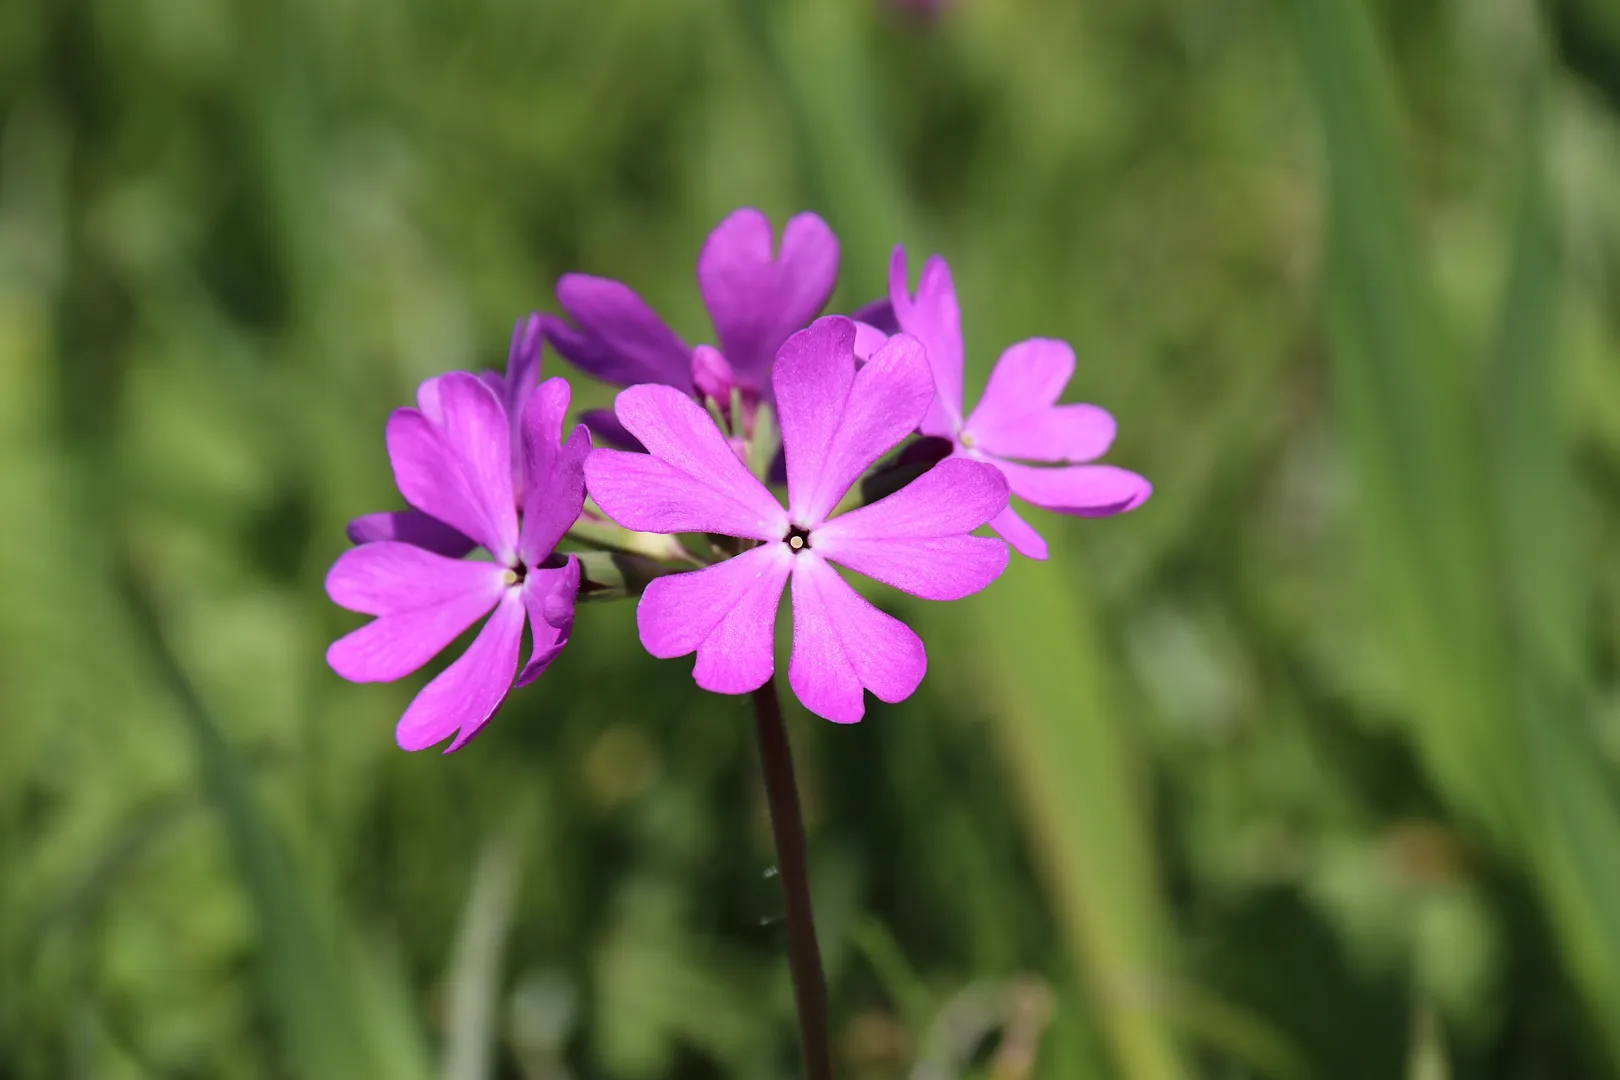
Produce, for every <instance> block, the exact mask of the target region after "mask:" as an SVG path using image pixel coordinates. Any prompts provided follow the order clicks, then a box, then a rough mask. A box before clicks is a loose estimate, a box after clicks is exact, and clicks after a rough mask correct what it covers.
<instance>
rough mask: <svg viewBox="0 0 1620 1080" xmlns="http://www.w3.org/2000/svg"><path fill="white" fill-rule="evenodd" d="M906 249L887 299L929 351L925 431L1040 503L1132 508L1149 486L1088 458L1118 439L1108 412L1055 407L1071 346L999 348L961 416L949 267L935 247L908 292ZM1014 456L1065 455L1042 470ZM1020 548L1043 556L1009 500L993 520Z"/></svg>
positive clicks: (1037, 343) (957, 324)
mask: <svg viewBox="0 0 1620 1080" xmlns="http://www.w3.org/2000/svg"><path fill="white" fill-rule="evenodd" d="M906 282H907V273H906V250H905V248H903V247H896V248H895V249H894V258H893V259H892V260H891V262H890V264H889V300H890V303H891V304H892V305H893V307H894V318H895V321H896V322H898V323H899V326H900V329H901V330H903V331H905V332H906V333H908V334H911V335H913V336H915V337H916V338H918V339H919V340H920V341H922V343H923V345H924V346H925V347H926V348H927V350H928V363H929V365H930V367H932V369H933V373H934V382H935V384H936V386H937V387H938V391H939V396H938V398H937V399H936V400H935V402H934V404H933V407H932V408H930V409H929V411H928V416H927V417H926V418H925V419H924V420H923V422H922V426H921V430H922V433H923V434H924V435H934V436H938V437H940V438H944V439H949V440H950V441H951V444H952V455H953V456H955V457H964V458H970V459H972V460H974V461H984V462H988V463H990V464H991V465H994V466H995V467H996V468H997V469H1000V470H1001V472H1002V474H1003V475H1004V476H1006V478H1007V482H1008V483H1009V484H1010V485H1011V487H1012V493H1013V494H1014V495H1016V496H1018V497H1019V498H1021V499H1024V500H1026V501H1028V502H1031V503H1034V504H1035V505H1036V506H1039V507H1041V508H1043V509H1046V510H1052V511H1056V512H1057V513H1060V514H1074V515H1078V516H1081V517H1106V516H1108V515H1110V514H1120V513H1124V512H1125V511H1127V510H1134V509H1136V508H1137V507H1138V506H1141V505H1142V504H1143V503H1144V502H1146V501H1147V499H1148V496H1149V495H1151V494H1152V493H1153V486H1152V485H1151V484H1149V483H1148V482H1147V480H1145V479H1144V478H1142V477H1140V476H1138V475H1137V474H1136V473H1133V472H1129V471H1127V470H1125V469H1121V468H1118V467H1117V466H1114V465H1088V464H1079V463H1081V462H1089V461H1093V460H1095V459H1096V458H1099V457H1101V456H1102V455H1103V454H1104V453H1105V452H1107V450H1108V447H1109V444H1110V443H1112V442H1113V441H1114V431H1115V424H1114V418H1113V417H1112V416H1110V415H1109V414H1108V412H1107V411H1106V410H1104V409H1100V408H1098V407H1097V406H1095V405H1059V404H1057V403H1056V402H1057V399H1058V397H1059V396H1060V395H1061V394H1062V393H1063V390H1064V387H1066V386H1068V384H1069V378H1070V376H1072V375H1073V374H1074V350H1073V349H1072V348H1070V347H1069V344H1068V342H1064V341H1055V340H1052V339H1050V338H1031V339H1029V340H1028V341H1020V342H1019V343H1018V344H1016V345H1013V346H1011V347H1010V348H1008V349H1007V350H1006V351H1005V352H1003V353H1002V354H1001V358H1000V359H999V360H997V361H996V366H995V368H994V369H993V370H992V371H991V372H990V380H989V382H988V383H986V384H985V388H984V396H983V397H981V398H980V399H979V404H978V405H977V406H976V407H975V408H974V410H973V411H972V412H971V413H968V414H967V415H966V416H965V417H964V415H963V406H962V353H963V349H962V316H961V312H960V309H959V308H958V306H957V302H956V287H955V286H954V285H953V284H952V283H951V268H950V267H949V266H948V265H946V262H945V260H944V259H942V258H940V257H939V256H938V255H935V256H933V257H932V258H930V259H929V260H928V263H927V265H925V266H924V267H923V272H922V279H921V280H920V281H919V282H918V283H917V294H916V296H915V297H913V296H912V295H911V294H910V293H909V292H908V291H907V288H906ZM1012 459H1023V460H1024V461H1040V462H1048V463H1061V464H1063V465H1064V466H1065V467H1062V468H1042V467H1038V466H1034V465H1025V464H1021V463H1020V462H1019V461H1016V460H1012ZM990 527H991V528H993V529H994V530H995V531H996V532H998V533H1000V534H1001V535H1002V536H1003V537H1004V538H1006V540H1007V542H1008V543H1010V544H1012V546H1013V547H1015V548H1017V549H1018V552H1019V554H1021V555H1026V556H1028V557H1030V558H1032V559H1044V558H1046V556H1047V548H1046V541H1045V540H1044V539H1042V538H1041V534H1040V533H1038V532H1036V531H1035V529H1034V528H1033V527H1032V526H1031V525H1030V524H1029V523H1028V522H1026V521H1025V520H1024V519H1023V518H1021V517H1019V515H1018V513H1017V511H1015V510H1014V509H1013V508H1012V507H1011V506H1008V507H1006V508H1005V509H1003V510H1002V511H1001V513H1000V514H999V515H998V516H997V517H996V519H995V520H994V521H992V522H991V523H990Z"/></svg>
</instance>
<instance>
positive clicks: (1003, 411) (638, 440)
mask: <svg viewBox="0 0 1620 1080" xmlns="http://www.w3.org/2000/svg"><path fill="white" fill-rule="evenodd" d="M838 260H839V252H838V241H837V239H836V238H835V237H834V236H833V234H832V231H831V230H830V229H829V228H828V227H827V225H826V223H825V222H823V221H822V220H821V219H820V218H819V217H817V216H815V215H814V214H800V215H799V216H797V217H795V218H793V219H792V220H791V221H789V222H788V224H787V227H786V228H785V229H784V230H783V232H782V236H781V243H780V245H779V246H778V245H776V244H775V237H774V235H773V232H772V229H771V225H770V222H769V221H768V220H767V219H766V218H765V216H764V215H763V214H761V213H759V212H758V211H755V210H739V211H737V212H736V213H734V214H732V215H731V216H730V217H728V218H727V219H726V220H725V221H723V222H722V223H721V224H720V226H719V227H718V228H716V229H715V231H714V232H713V233H712V234H711V235H710V237H709V240H708V242H707V244H705V246H704V248H703V252H702V255H701V256H700V258H699V260H698V268H697V270H698V272H697V277H698V284H699V288H700V290H701V292H702V295H703V299H704V302H705V305H706V306H707V307H708V310H709V314H710V316H711V318H712V319H713V322H714V329H715V334H716V338H717V340H718V346H710V345H698V346H695V347H693V346H689V345H687V344H686V343H685V342H684V341H683V340H682V339H681V338H680V337H679V336H678V335H677V334H676V333H675V332H674V331H673V330H672V329H670V328H669V326H668V325H667V324H666V323H664V321H663V320H662V319H660V318H659V317H658V316H657V315H656V314H655V313H654V312H653V311H652V309H651V308H650V307H649V306H648V305H647V304H646V303H645V302H644V301H643V300H642V299H641V298H640V297H639V296H637V295H636V293H635V292H634V291H632V290H631V289H630V288H629V287H628V286H626V285H623V284H621V283H619V282H616V281H610V280H607V279H604V278H597V277H589V276H586V275H582V274H569V275H566V276H564V277H563V278H562V280H561V281H560V282H559V283H558V285H557V299H558V302H559V304H560V306H561V307H562V309H563V311H564V312H565V313H566V316H567V318H566V319H565V318H562V317H558V316H551V315H531V316H529V317H528V318H527V319H525V320H523V321H521V322H520V323H519V324H518V327H517V330H516V332H515V333H514V335H513V339H512V349H511V354H510V358H509V361H508V366H507V370H506V372H505V374H504V375H503V374H500V373H496V372H485V373H484V374H482V375H474V374H470V373H466V372H450V373H449V374H446V375H442V376H438V377H436V378H433V379H429V380H428V381H427V382H425V383H423V384H422V386H421V387H420V389H419V390H418V393H417V406H416V407H415V408H402V409H399V410H397V411H396V412H395V413H394V414H393V416H392V417H390V418H389V421H388V429H387V445H388V454H389V458H390V460H391V462H392V464H393V469H394V477H395V481H396V483H397V485H398V487H399V491H400V494H401V495H402V496H404V499H405V502H406V503H407V504H408V506H409V509H407V510H403V511H391V512H384V513H379V514H371V515H367V516H365V517H361V518H357V519H355V520H354V521H353V522H351V523H350V526H349V530H348V532H349V538H350V539H351V540H352V541H353V542H354V543H355V545H356V546H355V547H353V548H351V549H350V550H349V551H347V552H345V553H344V554H343V555H342V556H341V557H340V558H339V559H338V560H337V562H336V564H335V565H334V566H333V567H332V570H331V572H330V573H329V575H328V576H327V583H326V584H327V592H328V593H329V595H330V596H331V598H332V599H333V600H334V601H335V602H336V603H338V604H339V605H341V606H343V607H345V608H348V609H349V610H351V611H357V612H361V613H363V614H366V615H372V616H375V618H374V619H373V620H372V621H371V622H369V623H367V624H366V625H364V626H362V627H360V628H359V629H357V630H355V631H353V632H352V633H350V634H347V635H346V636H344V637H342V638H340V639H339V640H338V641H336V642H335V643H334V644H333V645H332V647H331V648H330V649H329V650H328V653H327V659H328V662H329V663H330V664H331V666H332V667H333V669H334V670H336V671H337V673H338V674H340V675H342V676H343V677H344V678H347V679H350V680H353V681H356V682H384V681H391V680H395V679H399V678H403V677H404V676H406V675H409V674H411V673H412V672H414V671H416V670H417V669H419V668H420V667H422V666H423V665H424V664H426V663H427V662H428V661H429V660H430V659H432V658H433V657H434V656H435V655H436V654H438V653H439V652H441V651H442V650H443V649H445V648H446V647H447V646H448V645H449V644H450V643H451V642H453V641H454V640H455V639H456V638H457V637H459V636H460V635H461V634H463V633H464V632H466V631H467V630H468V629H469V628H471V627H472V625H473V624H474V623H476V622H478V621H479V620H480V619H484V618H485V617H486V616H488V618H487V619H486V620H485V622H484V624H483V627H482V628H481V629H480V630H479V631H478V634H477V635H476V637H475V638H474V639H473V641H472V644H471V645H469V646H468V647H467V649H466V651H465V652H464V653H462V655H461V656H460V657H458V658H457V659H456V660H455V661H454V662H452V663H451V664H450V665H449V666H448V667H446V668H445V669H444V671H443V672H442V673H440V674H439V675H438V676H436V677H435V678H434V679H432V680H431V681H430V682H429V683H428V684H427V685H426V686H425V687H424V688H423V689H422V690H421V692H420V693H418V694H417V696H416V698H415V699H414V700H413V701H412V702H411V704H410V706H409V708H407V709H406V711H405V714H404V716H403V717H402V718H401V719H400V722H399V726H398V729H397V732H396V735H397V739H398V742H399V744H400V746H402V747H404V748H405V749H407V750H417V749H423V748H425V747H428V746H434V745H437V744H439V743H441V742H443V741H445V740H446V739H450V740H452V741H451V742H450V746H449V750H456V749H458V748H460V747H461V746H464V745H465V744H466V743H467V741H468V740H469V739H471V738H472V737H473V736H474V735H476V734H477V733H478V732H479V731H480V730H482V729H483V727H484V726H485V725H486V724H488V722H489V720H490V718H491V717H492V716H493V715H494V714H495V712H496V711H497V710H498V709H499V708H500V706H501V703H502V702H503V701H504V700H505V698H506V695H507V694H508V693H509V692H510V690H512V689H513V688H514V687H518V686H523V685H526V684H527V683H529V682H532V681H533V680H535V679H536V678H538V677H539V676H540V675H541V674H542V673H543V672H544V671H545V670H546V668H547V666H548V665H549V664H550V663H551V662H552V661H553V660H554V659H556V657H557V656H558V655H559V654H560V653H561V652H562V649H563V647H564V646H565V645H566V644H567V642H568V638H569V634H570V632H571V630H572V627H573V621H574V608H575V605H576V603H577V602H578V600H580V599H582V598H585V599H589V598H593V597H597V596H602V597H612V596H626V595H637V594H639V596H640V600H639V606H638V608H637V624H638V627H639V629H640V634H641V640H642V644H643V645H644V646H645V647H646V648H647V651H648V652H650V653H651V654H652V655H654V656H657V657H663V658H671V657H679V656H685V655H688V654H693V653H695V654H696V658H697V659H696V664H695V667H694V671H693V674H694V677H695V678H696V681H697V683H698V685H699V686H701V687H703V688H704V689H706V690H711V691H714V692H717V693H724V694H740V693H748V692H750V691H752V690H755V689H758V688H759V687H761V686H763V685H764V684H765V683H766V682H768V681H769V680H770V679H771V678H772V676H773V674H774V670H775V640H774V639H775V624H776V615H777V609H778V607H779V606H780V604H781V597H782V593H783V591H784V590H787V591H789V592H790V593H791V595H792V599H793V604H792V624H793V640H792V653H791V659H790V661H789V665H788V682H789V684H790V685H791V686H792V688H793V691H794V693H795V694H796V695H797V696H798V698H799V700H800V701H801V702H803V703H804V705H805V706H806V707H807V708H808V709H810V710H811V711H812V712H814V713H816V714H818V715H820V716H823V717H825V718H827V719H829V720H834V721H838V722H852V721H856V720H859V719H860V718H861V717H862V716H863V715H864V713H865V694H866V692H867V691H871V693H872V694H873V695H874V696H875V697H877V698H878V699H879V700H882V701H887V702H897V701H901V700H903V699H905V698H906V697H909V696H910V695H911V694H912V692H913V691H915V690H916V688H917V686H918V684H919V683H920V682H921V681H922V678H923V674H924V672H925V671H926V669H927V653H926V650H925V649H924V646H923V643H922V641H921V640H920V639H919V638H918V637H917V635H916V634H915V633H914V632H913V631H912V630H911V629H910V628H909V627H907V626H906V625H905V624H904V623H902V622H901V621H899V620H898V619H896V618H894V617H893V616H891V615H888V614H886V613H885V612H883V611H881V610H879V609H878V608H877V607H875V606H874V605H873V604H872V603H870V602H869V601H868V600H866V599H865V598H864V597H863V596H862V595H861V594H860V593H858V592H857V591H856V590H855V589H854V588H853V587H851V585H850V584H849V583H848V582H847V581H845V579H844V578H843V577H842V576H841V575H840V574H839V573H838V572H837V571H836V570H834V569H833V565H832V564H838V565H840V566H843V567H845V568H846V569H848V570H852V571H854V572H855V573H857V574H861V575H863V576H865V577H868V578H871V579H873V580H875V581H877V582H880V583H882V584H884V585H888V586H891V587H893V588H896V589H900V590H902V591H903V592H907V593H910V594H911V595H913V596H918V597H922V598H924V599H928V600H956V599H960V598H962V597H965V596H968V595H970V594H972V593H975V592H978V591H979V590H981V589H983V588H985V587H986V586H988V585H989V584H990V583H991V582H993V581H994V580H995V579H996V578H997V577H998V576H999V575H1000V574H1001V572H1002V571H1003V570H1004V569H1005V568H1006V565H1007V559H1008V547H1007V545H1008V544H1011V545H1012V547H1013V548H1015V549H1016V550H1017V551H1019V552H1020V553H1021V554H1023V555H1026V556H1029V557H1031V558H1036V559H1044V558H1046V555H1047V547H1046V543H1045V542H1044V540H1042V538H1041V536H1040V535H1039V534H1038V533H1037V532H1036V531H1035V530H1034V529H1033V528H1032V527H1031V526H1030V525H1029V524H1028V523H1027V522H1025V521H1024V520H1023V518H1022V517H1020V516H1019V515H1018V513H1017V512H1016V511H1014V510H1013V508H1012V507H1011V505H1009V498H1010V496H1012V495H1016V496H1018V497H1019V498H1021V499H1023V500H1025V501H1027V502H1029V503H1032V504H1033V505H1035V506H1039V507H1042V508H1045V509H1048V510H1055V511H1057V512H1059V513H1067V514H1075V515H1082V516H1101V515H1106V514H1114V513H1119V512H1122V511H1125V510H1130V509H1132V508H1134V507H1136V506H1139V505H1141V503H1142V502H1143V501H1145V500H1146V499H1147V497H1148V494H1149V492H1150V488H1149V486H1148V484H1147V482H1146V481H1145V480H1143V479H1142V478H1141V477H1139V476H1137V475H1135V474H1134V473H1130V472H1127V471H1125V470H1123V469H1119V468H1116V467H1114V466H1109V465H1096V464H1086V463H1087V462H1091V461H1092V460H1093V459H1095V458H1097V457H1098V456H1100V455H1101V454H1102V453H1103V452H1104V451H1105V450H1106V449H1107V448H1108V445H1109V443H1110V442H1111V441H1112V439H1113V435H1114V422H1113V419H1112V418H1111V417H1110V416H1109V415H1108V413H1106V412H1105V411H1103V410H1102V409H1100V408H1097V407H1096V406H1093V405H1060V404H1057V399H1058V397H1059V396H1060V395H1061V394H1062V392H1063V390H1064V388H1065V387H1066V385H1067V383H1068V381H1069V377H1070V375H1071V374H1072V373H1073V371H1074V362H1075V361H1074V353H1073V351H1072V350H1071V349H1070V348H1069V347H1068V345H1066V344H1064V343H1063V342H1060V341H1052V340H1046V339H1032V340H1029V341H1024V342H1021V343H1019V344H1017V345H1014V346H1012V347H1011V348H1009V349H1008V350H1007V351H1006V352H1005V353H1003V354H1002V356H1001V359H1000V360H999V361H998V362H997V364H996V366H995V368H994V370H993V371H992V373H991V375H990V380H989V383H988V385H987V386H986V388H985V392H984V395H983V397H982V399H981V400H980V402H979V404H978V405H977V406H976V407H975V408H974V409H973V411H972V412H970V413H966V414H965V415H964V409H963V386H962V383H963V346H962V335H961V325H960V316H959V311H958V306H957V300H956V293H955V289H954V287H953V285H952V283H951V277H950V270H949V268H948V267H947V266H946V264H945V262H944V260H943V259H940V258H939V257H937V256H936V257H934V258H933V259H931V260H929V262H928V264H927V266H926V267H925V268H924V270H923V273H922V278H921V281H920V283H919V285H918V288H917V291H916V293H915V294H913V293H911V292H910V291H909V290H908V282H907V276H906V258H905V252H904V251H903V250H901V249H896V251H895V255H894V260H893V262H892V265H891V271H890V290H889V296H888V298H887V299H885V300H882V301H879V302H877V303H874V304H871V305H868V306H867V307H866V308H863V309H862V310H861V311H860V312H857V313H856V315H855V317H852V318H850V317H843V316H827V317H822V318H818V316H820V314H821V311H822V309H823V308H824V307H825V306H826V304H827V301H828V299H829V298H830V297H831V295H832V291H833V286H834V284H835V282H836V280H837V275H838ZM544 342H549V343H550V344H551V346H552V347H553V348H554V349H555V350H556V351H557V352H558V353H559V354H561V355H562V356H563V358H564V359H566V360H568V361H569V362H571V363H572V364H573V365H574V366H576V367H578V368H579V369H581V370H583V371H585V372H587V373H588V374H591V375H593V376H595V377H597V378H598V379H601V380H603V381H606V382H609V383H612V384H616V385H619V386H622V387H625V389H624V390H623V391H622V392H621V393H620V394H619V395H618V398H617V399H616V401H615V403H614V408H613V410H612V411H611V412H607V411H596V412H586V413H585V414H584V415H583V416H582V417H581V420H582V421H583V422H582V423H581V424H580V425H579V426H577V427H575V428H574V429H573V430H572V431H569V430H568V428H567V425H566V418H567V414H568V410H569V406H570V400H571V393H570V389H569V385H568V383H567V381H566V380H565V379H562V378H560V377H553V378H550V379H547V380H545V381H543V382H542V381H541V380H540V377H539V373H540V357H541V351H542V347H543V343H544ZM593 434H594V436H595V438H596V440H597V442H598V443H599V445H598V446H597V447H596V448H594V449H593V447H592V435H593ZM902 444H905V446H904V447H903V448H902V449H901V452H900V453H899V454H898V455H895V456H893V457H890V458H889V460H888V463H887V465H880V462H883V461H884V459H885V457H886V456H887V455H890V453H891V451H893V450H895V448H896V447H901V445H902ZM1027 462H1041V463H1044V464H1042V465H1031V464H1027ZM874 467H876V468H877V469H878V473H879V475H878V476H877V477H871V476H869V474H870V473H871V472H872V470H873V469H874ZM919 470H920V471H919ZM884 477H887V478H888V482H887V483H871V484H864V485H863V483H862V481H863V478H867V479H878V480H881V479H883V478H884ZM907 478H910V479H909V482H908V483H903V484H902V483H900V482H899V481H901V480H905V479H907ZM777 480H785V487H786V502H785V503H784V502H783V501H782V500H781V499H780V498H779V497H778V496H777V495H776V494H773V492H772V490H771V485H772V483H774V482H775V481H777ZM885 489H887V491H888V493H887V494H880V492H881V491H883V490H885ZM863 492H864V493H865V495H866V496H869V497H863V494H862V493H863ZM985 525H988V526H989V527H990V528H991V529H992V530H994V531H995V532H996V533H998V534H999V535H1000V536H1001V537H1002V538H1004V539H1005V543H1004V542H1003V540H1002V539H997V538H995V537H985V536H977V535H974V530H976V529H979V528H980V527H981V526H985ZM693 536H701V537H705V538H706V540H704V541H701V542H700V541H698V540H694V539H692V537H693ZM564 547H566V548H568V549H569V550H568V551H564V550H561V549H562V548H564ZM478 549H481V550H482V551H483V552H485V553H486V554H487V556H488V557H487V558H467V556H468V555H469V554H470V553H472V552H474V551H475V550H478ZM627 567H628V568H631V570H630V571H628V572H627ZM525 627H527V628H528V631H529V638H530V642H531V644H530V649H529V658H528V661H527V662H526V663H524V664H522V666H521V668H520V666H519V660H520V654H521V645H522V639H523V635H524V629H525Z"/></svg>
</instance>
